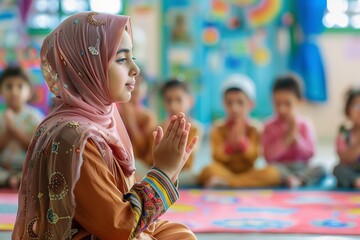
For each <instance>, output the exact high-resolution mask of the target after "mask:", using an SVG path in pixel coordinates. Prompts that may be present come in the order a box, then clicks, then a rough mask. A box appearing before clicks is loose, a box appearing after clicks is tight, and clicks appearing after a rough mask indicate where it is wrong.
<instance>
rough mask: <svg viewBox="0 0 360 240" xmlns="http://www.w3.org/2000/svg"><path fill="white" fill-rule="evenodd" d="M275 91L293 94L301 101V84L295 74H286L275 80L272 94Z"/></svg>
mask: <svg viewBox="0 0 360 240" xmlns="http://www.w3.org/2000/svg"><path fill="white" fill-rule="evenodd" d="M277 91H289V92H292V93H293V94H295V96H296V97H297V98H298V99H302V98H303V95H302V84H301V81H300V78H299V77H298V76H296V75H295V74H292V73H291V74H286V75H282V76H279V77H278V78H276V79H275V83H274V86H273V93H275V92H277Z"/></svg>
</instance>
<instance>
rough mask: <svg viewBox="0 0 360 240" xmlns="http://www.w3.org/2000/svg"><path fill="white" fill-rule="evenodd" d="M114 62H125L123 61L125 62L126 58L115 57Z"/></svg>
mask: <svg viewBox="0 0 360 240" xmlns="http://www.w3.org/2000/svg"><path fill="white" fill-rule="evenodd" d="M116 62H118V63H125V62H126V58H120V59H117V60H116Z"/></svg>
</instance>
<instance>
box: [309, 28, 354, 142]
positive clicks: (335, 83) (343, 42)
mask: <svg viewBox="0 0 360 240" xmlns="http://www.w3.org/2000/svg"><path fill="white" fill-rule="evenodd" d="M319 44H320V47H321V50H322V54H323V58H324V62H325V66H326V72H327V82H328V91H329V92H328V93H329V100H328V101H327V102H326V103H325V104H318V105H316V104H308V103H307V104H304V106H303V108H302V112H303V113H304V115H306V116H308V117H310V118H311V119H312V120H313V122H314V124H315V127H316V131H317V136H318V140H319V141H320V142H326V143H329V142H333V141H334V138H335V136H336V133H337V129H338V127H339V124H340V123H341V122H343V120H344V115H343V104H344V94H345V92H346V90H347V88H348V87H349V86H351V85H355V84H360V36H356V35H354V34H351V33H348V34H344V33H341V34H339V33H336V34H335V33H325V34H323V35H321V36H320V37H319Z"/></svg>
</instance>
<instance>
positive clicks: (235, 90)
mask: <svg viewBox="0 0 360 240" xmlns="http://www.w3.org/2000/svg"><path fill="white" fill-rule="evenodd" d="M232 92H240V93H244V91H243V90H242V89H240V88H237V87H232V88H229V89H226V90H225V92H224V97H225V96H226V95H227V94H228V93H232ZM244 94H245V93H244ZM245 95H246V94H245Z"/></svg>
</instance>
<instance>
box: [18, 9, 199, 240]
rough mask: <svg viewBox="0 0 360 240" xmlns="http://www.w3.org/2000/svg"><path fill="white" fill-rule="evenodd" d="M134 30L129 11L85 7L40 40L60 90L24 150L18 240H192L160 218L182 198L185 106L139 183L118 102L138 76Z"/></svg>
mask: <svg viewBox="0 0 360 240" xmlns="http://www.w3.org/2000/svg"><path fill="white" fill-rule="evenodd" d="M131 36H132V35H131V26H130V21H129V17H126V16H115V15H109V14H102V13H95V12H83V13H78V14H75V15H73V16H71V17H69V18H67V19H66V20H65V21H64V22H63V23H62V24H60V25H59V26H58V27H57V28H56V29H55V30H54V31H52V32H51V33H50V35H49V36H47V37H46V39H45V40H44V43H43V46H42V49H41V68H42V73H43V76H44V78H45V80H46V82H47V84H48V86H49V89H50V90H51V92H52V93H54V94H55V96H56V97H55V98H54V105H53V107H52V109H51V111H50V113H49V115H48V116H47V118H46V119H45V120H44V121H43V122H42V123H41V124H40V126H39V127H38V129H37V131H36V133H35V135H34V136H33V139H32V142H31V144H30V147H29V149H28V153H27V156H26V161H25V166H24V171H23V178H22V183H21V188H20V192H19V210H18V214H17V220H16V224H15V228H14V231H13V234H12V239H13V240H25V239H26V240H28V239H55V240H58V239H65V240H68V239H101V240H110V239H111V240H121V239H166V240H171V239H174V240H175V239H176V240H178V239H196V237H195V236H194V234H193V233H192V232H191V231H190V230H189V229H187V228H186V227H185V226H183V225H181V224H176V223H170V222H167V221H164V220H158V218H159V217H160V216H161V215H162V214H163V213H164V212H165V211H166V210H167V209H168V208H169V207H170V206H171V205H172V204H173V203H174V202H175V201H176V200H177V199H178V198H179V193H178V190H177V183H178V175H179V172H180V170H181V168H182V167H183V165H184V164H185V162H186V160H187V158H188V156H189V154H190V153H191V152H192V150H193V148H194V146H195V144H196V141H197V138H194V139H192V140H191V141H189V143H188V132H189V129H190V124H189V123H186V120H185V118H184V114H182V113H179V114H178V115H177V116H173V118H172V121H171V124H170V126H169V127H168V129H167V130H166V132H163V130H162V129H161V128H160V127H158V128H157V130H156V131H155V132H154V133H153V136H154V144H153V158H154V166H153V168H152V169H151V170H150V171H149V172H148V174H147V175H146V176H145V178H144V179H143V180H142V181H141V182H139V183H135V178H134V172H135V167H134V156H133V151H132V147H131V143H130V140H129V137H128V135H127V133H126V130H125V128H124V125H123V122H122V120H121V118H120V116H119V113H118V111H117V109H116V105H115V102H120V103H121V102H127V101H129V99H130V97H131V91H132V90H133V89H134V85H135V80H134V77H135V76H136V75H138V74H139V69H138V67H137V65H136V64H135V62H134V58H133V56H132V39H131ZM120 107H121V105H120Z"/></svg>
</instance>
